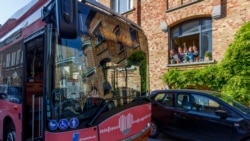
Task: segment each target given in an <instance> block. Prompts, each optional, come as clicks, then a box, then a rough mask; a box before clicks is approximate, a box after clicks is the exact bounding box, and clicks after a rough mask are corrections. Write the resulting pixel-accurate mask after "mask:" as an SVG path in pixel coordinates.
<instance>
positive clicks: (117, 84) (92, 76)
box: [47, 5, 148, 127]
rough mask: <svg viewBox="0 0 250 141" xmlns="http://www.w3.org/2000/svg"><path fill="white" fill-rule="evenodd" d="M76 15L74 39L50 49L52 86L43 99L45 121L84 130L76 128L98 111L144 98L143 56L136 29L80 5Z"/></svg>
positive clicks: (144, 49) (143, 45) (144, 51)
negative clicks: (71, 122) (48, 109)
mask: <svg viewBox="0 0 250 141" xmlns="http://www.w3.org/2000/svg"><path fill="white" fill-rule="evenodd" d="M79 11H80V13H79V31H80V32H79V36H78V38H76V39H63V38H58V39H57V44H56V45H55V47H54V51H55V53H54V54H55V55H54V59H53V60H54V62H53V63H52V64H55V65H54V68H53V70H54V72H53V75H52V76H53V78H52V80H53V84H52V85H53V86H52V92H51V96H48V97H50V98H51V99H48V101H49V100H51V102H50V104H51V109H52V110H51V115H49V116H48V115H47V117H48V118H49V119H53V120H57V121H59V120H60V119H67V120H68V121H69V120H71V119H72V118H74V119H76V120H78V121H79V122H80V123H79V125H81V126H85V125H83V124H82V123H84V122H87V121H89V120H91V119H93V117H94V116H95V115H96V114H97V113H98V112H100V110H102V112H106V111H109V110H110V109H115V108H116V107H117V108H118V107H120V106H122V105H126V104H129V103H131V102H132V101H133V100H134V99H135V98H136V97H140V96H145V95H146V92H147V89H148V86H147V84H148V83H147V81H148V78H147V61H148V60H147V54H148V50H147V43H146V41H147V40H146V37H145V36H144V34H143V33H142V31H141V30H139V29H138V28H135V27H132V26H129V25H128V24H125V23H124V22H122V21H118V20H117V19H114V18H112V17H110V16H108V15H107V14H103V13H102V12H100V11H96V10H94V9H92V8H90V7H88V6H86V5H80V8H79ZM106 104H109V106H108V107H107V108H106V109H103V107H104V105H106ZM79 127H80V126H79Z"/></svg>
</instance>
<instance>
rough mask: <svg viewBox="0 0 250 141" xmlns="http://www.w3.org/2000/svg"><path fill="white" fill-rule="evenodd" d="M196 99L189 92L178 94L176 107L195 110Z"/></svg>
mask: <svg viewBox="0 0 250 141" xmlns="http://www.w3.org/2000/svg"><path fill="white" fill-rule="evenodd" d="M195 104H196V100H195V97H194V96H193V95H190V94H185V93H184V94H181V93H180V94H178V96H177V107H178V108H182V109H188V110H191V109H193V110H195V109H194V108H195Z"/></svg>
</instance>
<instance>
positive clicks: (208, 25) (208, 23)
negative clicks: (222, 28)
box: [202, 20, 212, 30]
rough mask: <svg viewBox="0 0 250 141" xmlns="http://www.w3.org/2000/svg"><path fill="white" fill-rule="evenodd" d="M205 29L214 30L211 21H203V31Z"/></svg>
mask: <svg viewBox="0 0 250 141" xmlns="http://www.w3.org/2000/svg"><path fill="white" fill-rule="evenodd" d="M204 29H212V22H211V20H203V21H202V30H204Z"/></svg>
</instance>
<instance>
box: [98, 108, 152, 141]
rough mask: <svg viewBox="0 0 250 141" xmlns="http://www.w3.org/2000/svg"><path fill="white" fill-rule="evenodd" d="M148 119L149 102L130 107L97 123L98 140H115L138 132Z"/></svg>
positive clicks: (146, 123)
mask: <svg viewBox="0 0 250 141" xmlns="http://www.w3.org/2000/svg"><path fill="white" fill-rule="evenodd" d="M150 120H151V105H150V104H144V105H139V106H136V107H131V108H129V109H126V110H124V111H122V112H120V113H117V114H115V115H113V116H112V117H110V118H108V119H107V120H105V121H104V122H102V123H101V124H100V125H99V134H100V140H101V141H107V140H108V141H117V140H121V139H126V138H129V137H131V136H133V135H135V134H137V133H140V131H142V130H143V129H144V128H145V127H146V126H147V125H148V123H150ZM110 137H112V138H110Z"/></svg>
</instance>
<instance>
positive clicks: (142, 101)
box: [0, 0, 151, 141]
mask: <svg viewBox="0 0 250 141" xmlns="http://www.w3.org/2000/svg"><path fill="white" fill-rule="evenodd" d="M17 14H18V16H15V15H13V16H12V17H11V18H10V19H9V20H8V21H7V22H6V23H5V24H3V25H2V26H1V27H0V140H1V141H62V140H63V141H107V140H108V141H118V140H119V141H132V140H134V141H143V140H145V141H146V140H148V136H149V133H150V128H151V127H150V120H151V103H150V100H149V99H148V98H147V94H148V92H149V83H148V82H149V78H148V44H147V38H146V36H145V34H144V32H143V30H142V29H141V28H140V27H139V26H138V25H137V24H135V23H134V22H132V21H131V20H129V19H127V18H125V17H123V16H121V15H119V14H117V13H116V12H113V11H112V10H110V9H108V8H107V7H105V6H103V5H101V4H100V3H97V2H91V1H85V0H82V1H77V0H33V1H31V2H30V3H29V4H28V5H27V6H25V7H24V8H22V9H21V10H19V11H18V12H17Z"/></svg>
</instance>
